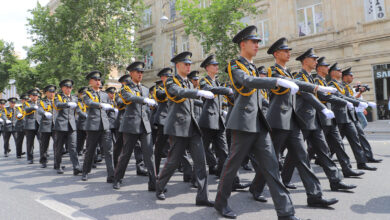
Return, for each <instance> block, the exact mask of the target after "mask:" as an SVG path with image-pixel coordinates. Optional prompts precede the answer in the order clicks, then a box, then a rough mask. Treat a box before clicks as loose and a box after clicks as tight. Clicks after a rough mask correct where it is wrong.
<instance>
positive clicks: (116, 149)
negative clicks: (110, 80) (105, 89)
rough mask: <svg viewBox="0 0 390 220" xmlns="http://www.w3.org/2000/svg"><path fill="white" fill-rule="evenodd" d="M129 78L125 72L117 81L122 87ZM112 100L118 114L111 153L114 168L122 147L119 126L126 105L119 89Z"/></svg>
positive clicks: (121, 134)
mask: <svg viewBox="0 0 390 220" xmlns="http://www.w3.org/2000/svg"><path fill="white" fill-rule="evenodd" d="M130 80H131V78H130V76H129V75H127V74H125V75H123V76H121V77H120V78H119V80H118V82H120V83H121V84H122V88H123V85H126V84H127V83H129V82H130ZM114 101H115V107H116V108H117V109H118V116H117V117H116V122H115V129H116V133H115V134H116V135H115V136H116V137H115V139H116V142H115V144H114V153H113V156H114V167H115V168H116V166H117V164H118V158H119V155H120V154H121V152H122V149H123V133H122V132H120V131H119V127H120V124H121V123H122V121H123V115H124V113H125V109H126V105H125V104H123V101H122V99H121V97H120V96H119V91H118V92H117V93H116V94H115V99H114Z"/></svg>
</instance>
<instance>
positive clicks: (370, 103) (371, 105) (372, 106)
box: [368, 102, 376, 108]
mask: <svg viewBox="0 0 390 220" xmlns="http://www.w3.org/2000/svg"><path fill="white" fill-rule="evenodd" d="M368 106H370V107H371V108H376V103H375V102H368Z"/></svg>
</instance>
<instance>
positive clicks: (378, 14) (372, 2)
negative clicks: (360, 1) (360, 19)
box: [364, 0, 386, 22]
mask: <svg viewBox="0 0 390 220" xmlns="http://www.w3.org/2000/svg"><path fill="white" fill-rule="evenodd" d="M364 14H365V16H366V21H367V22H370V21H375V20H379V19H383V18H385V17H386V14H385V3H384V0H364Z"/></svg>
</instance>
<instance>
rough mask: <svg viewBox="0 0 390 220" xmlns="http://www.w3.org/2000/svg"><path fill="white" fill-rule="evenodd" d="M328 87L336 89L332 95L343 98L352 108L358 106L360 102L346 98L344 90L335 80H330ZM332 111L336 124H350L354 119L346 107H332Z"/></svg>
mask: <svg viewBox="0 0 390 220" xmlns="http://www.w3.org/2000/svg"><path fill="white" fill-rule="evenodd" d="M328 86H332V87H334V88H336V89H337V92H336V93H335V94H334V95H336V96H337V97H340V98H343V99H345V100H347V101H348V102H351V103H352V104H353V105H354V106H359V103H360V101H358V100H356V99H354V98H350V97H348V96H346V95H345V94H346V92H345V90H346V89H345V88H344V86H343V85H342V84H341V83H339V82H338V81H337V80H335V79H332V80H331V81H329V83H328ZM332 111H333V112H334V115H335V118H336V122H337V124H344V123H349V122H351V120H352V117H354V115H353V114H351V111H349V110H348V107H347V106H346V105H345V106H340V105H332Z"/></svg>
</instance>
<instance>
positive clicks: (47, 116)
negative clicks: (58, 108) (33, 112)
mask: <svg viewBox="0 0 390 220" xmlns="http://www.w3.org/2000/svg"><path fill="white" fill-rule="evenodd" d="M52 116H53V114H52V113H50V112H45V117H46V118H48V119H50V118H51V117H52Z"/></svg>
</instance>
